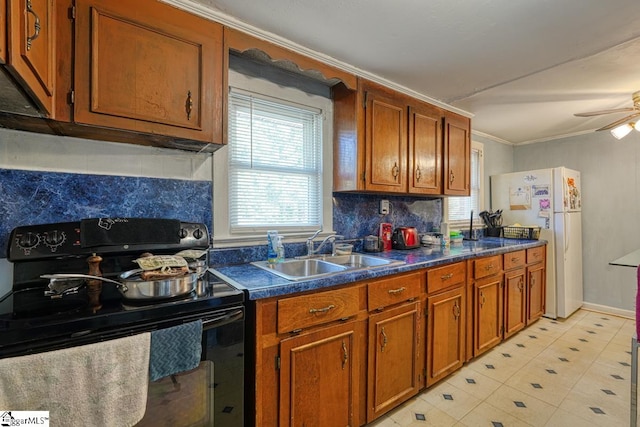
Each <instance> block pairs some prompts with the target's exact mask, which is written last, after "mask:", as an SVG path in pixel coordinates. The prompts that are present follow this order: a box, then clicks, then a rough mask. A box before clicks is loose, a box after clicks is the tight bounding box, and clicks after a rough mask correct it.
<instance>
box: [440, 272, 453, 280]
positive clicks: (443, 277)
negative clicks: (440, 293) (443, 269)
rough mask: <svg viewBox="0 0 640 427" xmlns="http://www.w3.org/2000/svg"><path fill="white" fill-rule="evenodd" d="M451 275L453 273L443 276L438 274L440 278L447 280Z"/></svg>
mask: <svg viewBox="0 0 640 427" xmlns="http://www.w3.org/2000/svg"><path fill="white" fill-rule="evenodd" d="M452 277H453V273H449V274H445V275H444V276H440V280H449V279H451V278H452Z"/></svg>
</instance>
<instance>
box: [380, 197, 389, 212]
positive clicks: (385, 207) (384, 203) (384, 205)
mask: <svg viewBox="0 0 640 427" xmlns="http://www.w3.org/2000/svg"><path fill="white" fill-rule="evenodd" d="M380 214H381V215H388V214H389V201H388V200H380Z"/></svg>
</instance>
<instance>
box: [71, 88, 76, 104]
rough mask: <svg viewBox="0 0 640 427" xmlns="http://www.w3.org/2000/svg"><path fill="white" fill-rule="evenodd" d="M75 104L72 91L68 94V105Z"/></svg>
mask: <svg viewBox="0 0 640 427" xmlns="http://www.w3.org/2000/svg"><path fill="white" fill-rule="evenodd" d="M75 102H76V91H75V90H72V91H71V92H69V104H72V105H73V104H74V103H75Z"/></svg>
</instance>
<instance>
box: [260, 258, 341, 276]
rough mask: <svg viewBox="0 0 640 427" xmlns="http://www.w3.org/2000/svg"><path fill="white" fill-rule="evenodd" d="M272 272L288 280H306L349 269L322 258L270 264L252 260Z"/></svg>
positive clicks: (290, 260)
mask: <svg viewBox="0 0 640 427" xmlns="http://www.w3.org/2000/svg"><path fill="white" fill-rule="evenodd" d="M251 264H253V265H255V266H256V267H260V268H262V269H264V270H267V271H269V272H270V273H273V274H277V275H278V276H280V277H284V278H285V279H288V280H304V279H310V278H315V277H320V276H326V275H328V274H333V273H337V272H339V271H344V270H346V269H347V267H345V266H344V265H339V264H334V263H331V262H327V261H323V260H321V259H316V258H312V259H289V260H285V261H283V262H279V263H277V264H269V263H267V262H266V261H257V262H252V263H251Z"/></svg>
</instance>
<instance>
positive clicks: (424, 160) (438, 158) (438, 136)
mask: <svg viewBox="0 0 640 427" xmlns="http://www.w3.org/2000/svg"><path fill="white" fill-rule="evenodd" d="M441 117H442V110H441V109H439V108H436V107H433V106H431V105H428V104H424V103H416V104H413V105H411V106H409V168H408V171H407V172H408V174H409V193H414V194H441V193H442V128H441V122H442V120H441Z"/></svg>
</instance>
